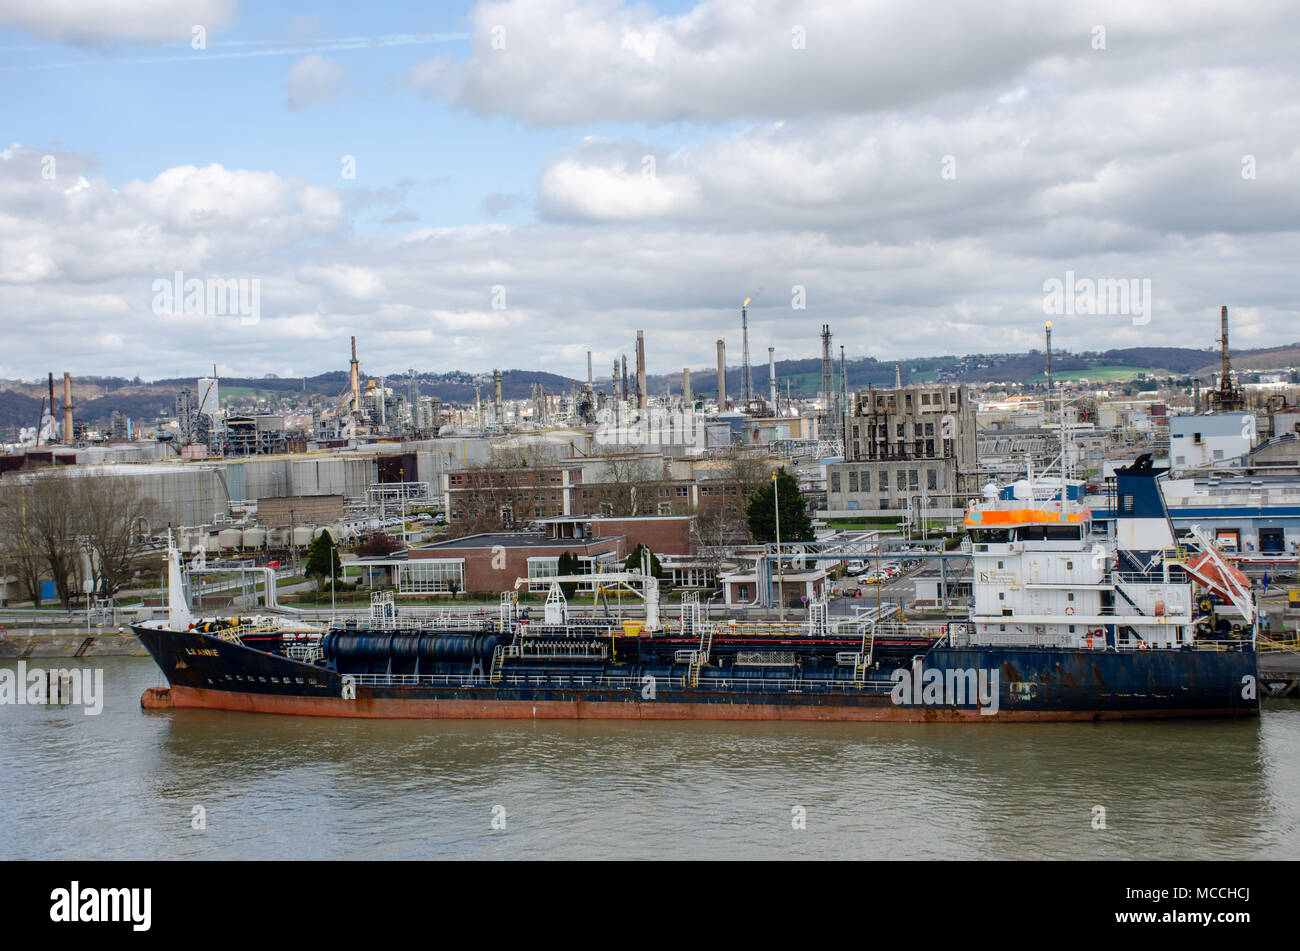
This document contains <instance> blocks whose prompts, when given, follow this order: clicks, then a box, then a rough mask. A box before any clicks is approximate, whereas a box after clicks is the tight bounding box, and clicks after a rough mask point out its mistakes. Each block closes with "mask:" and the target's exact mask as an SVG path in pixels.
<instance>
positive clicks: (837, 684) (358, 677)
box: [347, 670, 894, 698]
mask: <svg viewBox="0 0 1300 951" xmlns="http://www.w3.org/2000/svg"><path fill="white" fill-rule="evenodd" d="M347 676H349V677H351V678H352V679H353V682H354V683H356V684H357V685H358V686H365V687H481V686H488V685H491V686H496V687H547V688H571V689H587V690H590V689H606V690H636V691H638V692H639V693H641V694H642V695H643V696H646V697H647V698H649V696H650V690H649V688H650V687H651V684H652V683H653V684H654V689H655V690H680V689H684V688H685V687H686V686H687V677H685V676H672V677H664V676H653V675H648V674H647V675H644V676H641V677H618V676H607V675H604V674H571V673H533V672H525V671H510V670H502V671H500V672H494V673H493V674H492V675H491V676H488V675H484V674H348V675H347ZM893 686H894V682H893V681H892V680H890V679H883V678H876V679H870V680H864V681H857V682H855V681H849V680H830V679H820V678H766V677H744V676H740V677H736V676H732V675H730V674H727V675H725V676H719V677H710V678H701V679H700V681H699V683H698V684H697V685H696V687H695V689H703V690H710V689H714V690H719V691H721V690H726V691H734V692H739V693H770V692H774V691H776V692H781V693H791V692H798V693H844V692H847V691H850V690H851V691H855V692H859V693H861V692H867V693H888V692H889V691H890V690H892V689H893Z"/></svg>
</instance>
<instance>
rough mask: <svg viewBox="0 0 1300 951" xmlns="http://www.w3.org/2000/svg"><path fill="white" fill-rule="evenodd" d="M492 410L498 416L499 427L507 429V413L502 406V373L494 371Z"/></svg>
mask: <svg viewBox="0 0 1300 951" xmlns="http://www.w3.org/2000/svg"><path fill="white" fill-rule="evenodd" d="M492 409H493V411H494V412H495V413H496V415H497V426H499V427H500V428H502V429H505V427H506V419H505V412H504V410H503V408H502V405H501V371H500V370H493V371H492Z"/></svg>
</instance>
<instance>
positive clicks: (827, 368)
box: [822, 324, 840, 439]
mask: <svg viewBox="0 0 1300 951" xmlns="http://www.w3.org/2000/svg"><path fill="white" fill-rule="evenodd" d="M822 396H823V398H825V400H826V424H827V426H828V427H830V432H829V433H828V434H827V436H828V438H830V439H835V438H837V437H838V436H839V418H840V414H839V412H838V411H837V408H836V406H835V404H836V403H837V402H839V400H838V398H837V397H838V394H837V393H836V392H835V365H834V364H833V363H832V362H831V325H830V324H822Z"/></svg>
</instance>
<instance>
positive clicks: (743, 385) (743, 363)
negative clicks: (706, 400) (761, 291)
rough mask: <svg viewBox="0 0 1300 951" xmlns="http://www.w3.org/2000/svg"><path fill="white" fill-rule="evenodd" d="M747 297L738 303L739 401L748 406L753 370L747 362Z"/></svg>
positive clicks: (750, 396)
mask: <svg viewBox="0 0 1300 951" xmlns="http://www.w3.org/2000/svg"><path fill="white" fill-rule="evenodd" d="M748 307H749V298H748V297H746V298H745V303H743V304H741V305H740V399H741V403H742V404H743V405H744V406H745V407H748V406H749V401H750V400H752V399H753V398H754V372H753V369H752V368H751V367H750V364H749V311H748V310H746V308H748Z"/></svg>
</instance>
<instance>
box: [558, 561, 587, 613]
mask: <svg viewBox="0 0 1300 951" xmlns="http://www.w3.org/2000/svg"><path fill="white" fill-rule="evenodd" d="M555 569H556V570H555V573H556V574H560V575H576V574H578V573H580V572H581V571H582V562H581V561H579V560H578V556H577V555H575V554H573V552H570V551H566V552H564V553H563V554H562V555H560V557H559V558H557V559H556V563H555ZM560 590H561V591H563V592H564V598H565V600H566V601H567V600H571V599H572V598H573V596H574V595H575V594H577V593H578V582H576V581H561V582H560Z"/></svg>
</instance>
